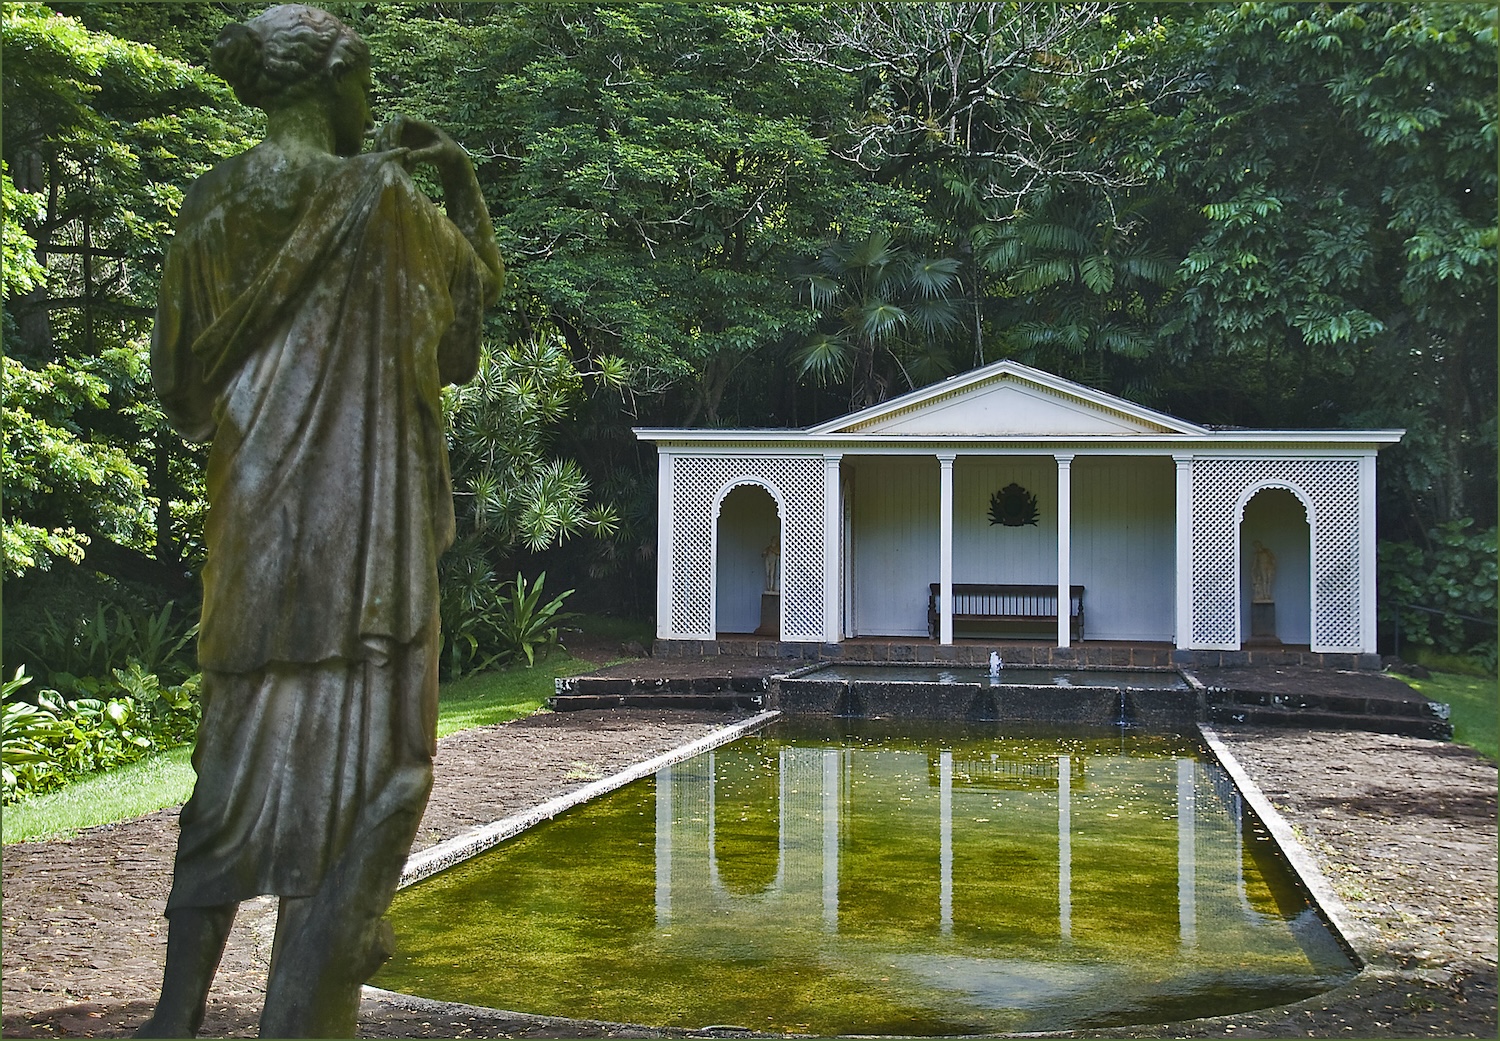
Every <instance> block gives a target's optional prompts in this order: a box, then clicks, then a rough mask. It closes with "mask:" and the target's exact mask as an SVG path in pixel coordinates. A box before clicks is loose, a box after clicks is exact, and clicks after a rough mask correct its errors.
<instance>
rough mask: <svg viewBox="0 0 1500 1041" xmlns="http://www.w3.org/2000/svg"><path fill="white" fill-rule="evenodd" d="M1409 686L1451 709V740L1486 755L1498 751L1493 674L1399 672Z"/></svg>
mask: <svg viewBox="0 0 1500 1041" xmlns="http://www.w3.org/2000/svg"><path fill="white" fill-rule="evenodd" d="M1400 678H1401V679H1403V680H1405V681H1406V682H1407V683H1409V684H1410V685H1411V686H1412V688H1413V689H1415V690H1416V691H1418V692H1419V693H1421V694H1422V695H1424V696H1426V697H1429V698H1431V699H1432V700H1433V701H1443V702H1446V703H1447V704H1448V706H1449V707H1450V708H1451V709H1452V710H1453V714H1452V716H1451V717H1450V718H1451V719H1452V720H1453V740H1455V741H1457V742H1459V743H1460V744H1465V745H1468V746H1469V747H1470V748H1472V749H1474V750H1475V751H1477V752H1480V753H1481V754H1483V755H1485V756H1488V757H1489V758H1490V759H1492V760H1493V759H1496V757H1497V755H1500V686H1497V684H1496V680H1495V677H1493V676H1460V675H1457V674H1455V673H1451V672H1434V673H1433V674H1432V678H1431V679H1425V680H1419V679H1413V678H1411V677H1410V676H1401V677H1400Z"/></svg>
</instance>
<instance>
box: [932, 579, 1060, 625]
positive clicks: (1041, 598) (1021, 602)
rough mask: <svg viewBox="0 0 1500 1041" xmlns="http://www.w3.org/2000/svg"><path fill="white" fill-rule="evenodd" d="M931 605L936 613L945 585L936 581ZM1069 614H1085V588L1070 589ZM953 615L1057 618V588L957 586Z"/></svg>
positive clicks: (1035, 586)
mask: <svg viewBox="0 0 1500 1041" xmlns="http://www.w3.org/2000/svg"><path fill="white" fill-rule="evenodd" d="M928 588H929V589H930V590H931V592H930V593H929V595H928V605H929V606H930V607H931V608H932V609H933V610H936V609H937V606H938V597H939V596H940V595H941V593H942V586H941V585H940V584H939V583H937V582H933V583H932V584H931V585H930V586H929V587H928ZM1068 588H1069V592H1070V595H1069V597H1068V599H1069V605H1068V608H1069V610H1068V615H1069V617H1071V618H1077V617H1078V616H1079V615H1080V614H1082V613H1083V586H1069V587H1068ZM953 613H954V614H955V615H986V616H989V617H1016V618H1049V617H1050V618H1056V617H1057V587H1056V586H1042V585H996V584H990V583H983V582H955V583H953Z"/></svg>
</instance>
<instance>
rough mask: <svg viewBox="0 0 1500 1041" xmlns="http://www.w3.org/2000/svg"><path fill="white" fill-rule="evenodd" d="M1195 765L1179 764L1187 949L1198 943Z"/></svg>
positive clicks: (1180, 913)
mask: <svg viewBox="0 0 1500 1041" xmlns="http://www.w3.org/2000/svg"><path fill="white" fill-rule="evenodd" d="M1195 776H1196V771H1195V764H1194V763H1193V761H1192V760H1191V759H1179V760H1177V929H1178V936H1179V938H1180V939H1181V941H1182V945H1183V946H1184V947H1191V946H1192V945H1193V944H1195V943H1197V942H1198V830H1197V820H1196V817H1197V812H1198V799H1197V790H1196V789H1195V787H1194V784H1193V781H1194V778H1195Z"/></svg>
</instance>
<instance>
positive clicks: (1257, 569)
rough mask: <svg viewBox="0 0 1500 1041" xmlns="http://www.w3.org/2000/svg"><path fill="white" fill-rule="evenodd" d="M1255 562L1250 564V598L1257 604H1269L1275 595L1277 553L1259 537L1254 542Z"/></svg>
mask: <svg viewBox="0 0 1500 1041" xmlns="http://www.w3.org/2000/svg"><path fill="white" fill-rule="evenodd" d="M1254 546H1255V563H1253V564H1252V565H1250V599H1251V601H1252V602H1254V603H1257V604H1269V603H1271V602H1272V601H1273V600H1274V599H1275V597H1274V596H1272V594H1271V588H1272V586H1273V585H1275V583H1276V554H1274V553H1272V552H1271V551H1270V550H1269V549H1267V548H1266V547H1265V546H1264V545H1263V544H1262V543H1261V542H1260V540H1259V539H1257V540H1256V541H1255V542H1254Z"/></svg>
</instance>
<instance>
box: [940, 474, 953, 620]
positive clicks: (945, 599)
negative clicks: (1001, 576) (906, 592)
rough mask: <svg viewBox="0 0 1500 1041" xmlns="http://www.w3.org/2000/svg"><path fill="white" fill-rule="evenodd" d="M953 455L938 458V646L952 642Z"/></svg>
mask: <svg viewBox="0 0 1500 1041" xmlns="http://www.w3.org/2000/svg"><path fill="white" fill-rule="evenodd" d="M954 458H956V456H955V455H954V454H953V453H943V454H939V455H938V468H939V469H938V473H939V480H938V529H939V530H938V582H939V583H941V586H940V592H939V596H938V601H939V603H938V612H939V614H938V643H940V644H943V645H945V646H946V645H948V644H951V643H952V642H953V460H954Z"/></svg>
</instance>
